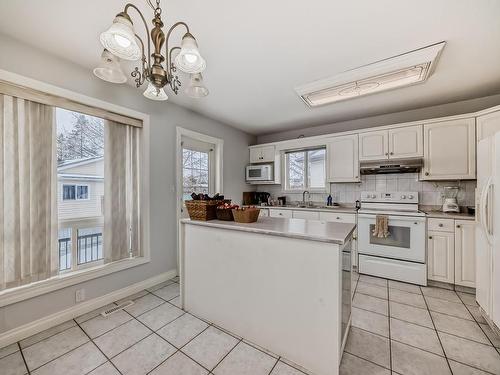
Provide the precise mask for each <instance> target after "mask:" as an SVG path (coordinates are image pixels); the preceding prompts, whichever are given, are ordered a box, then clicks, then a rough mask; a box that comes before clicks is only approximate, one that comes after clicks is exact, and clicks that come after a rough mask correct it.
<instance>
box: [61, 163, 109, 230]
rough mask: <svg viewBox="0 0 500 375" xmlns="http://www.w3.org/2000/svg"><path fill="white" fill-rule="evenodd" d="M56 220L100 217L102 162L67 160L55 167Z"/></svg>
mask: <svg viewBox="0 0 500 375" xmlns="http://www.w3.org/2000/svg"><path fill="white" fill-rule="evenodd" d="M57 179H58V188H57V196H58V207H59V220H68V219H80V218H92V217H98V216H102V215H103V207H104V206H103V205H104V201H103V199H104V158H103V157H102V156H100V157H93V158H85V159H77V160H66V161H64V162H62V163H60V164H59V165H58V167H57Z"/></svg>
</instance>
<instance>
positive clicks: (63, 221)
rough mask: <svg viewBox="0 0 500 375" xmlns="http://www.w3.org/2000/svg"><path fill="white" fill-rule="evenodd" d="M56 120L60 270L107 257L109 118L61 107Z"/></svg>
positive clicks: (78, 266)
mask: <svg viewBox="0 0 500 375" xmlns="http://www.w3.org/2000/svg"><path fill="white" fill-rule="evenodd" d="M56 125H57V130H56V132H57V165H58V168H57V178H58V180H59V182H60V186H61V187H62V201H58V207H57V209H58V217H59V270H60V271H64V270H75V269H78V268H82V267H84V266H89V265H95V264H96V262H102V260H103V258H104V254H103V229H104V217H103V207H102V200H103V199H104V151H105V142H104V131H105V129H104V120H103V119H101V118H98V117H93V116H89V115H84V114H82V113H78V112H72V111H67V110H64V109H61V108H56ZM66 181H67V182H66ZM90 186H92V192H93V193H92V196H91V195H90V194H89V193H90V190H91V189H90Z"/></svg>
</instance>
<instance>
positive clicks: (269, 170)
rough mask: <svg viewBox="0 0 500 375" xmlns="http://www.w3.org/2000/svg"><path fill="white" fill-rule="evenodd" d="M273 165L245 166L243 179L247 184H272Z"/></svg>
mask: <svg viewBox="0 0 500 375" xmlns="http://www.w3.org/2000/svg"><path fill="white" fill-rule="evenodd" d="M273 170H274V165H273V164H252V165H247V167H246V170H245V179H246V181H247V182H272V181H273V180H274V173H273Z"/></svg>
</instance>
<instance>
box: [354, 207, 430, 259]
mask: <svg viewBox="0 0 500 375" xmlns="http://www.w3.org/2000/svg"><path fill="white" fill-rule="evenodd" d="M375 218H376V215H375V214H359V215H358V238H359V242H358V252H359V253H360V254H369V255H374V256H380V257H386V258H393V259H401V260H410V261H414V262H420V263H425V254H426V252H425V217H409V216H397V215H389V216H388V218H389V236H388V237H385V238H384V237H382V238H380V237H375V236H374V235H373V230H374V229H375Z"/></svg>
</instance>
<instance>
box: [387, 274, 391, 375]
mask: <svg viewBox="0 0 500 375" xmlns="http://www.w3.org/2000/svg"><path fill="white" fill-rule="evenodd" d="M387 321H388V326H389V369H390V370H391V373H392V337H391V303H390V297H389V281H387Z"/></svg>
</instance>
